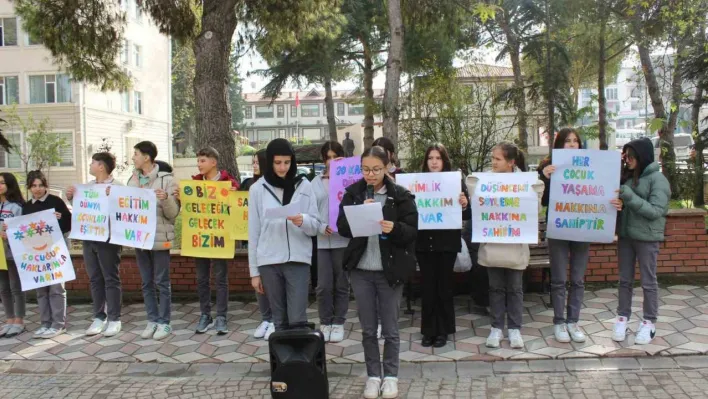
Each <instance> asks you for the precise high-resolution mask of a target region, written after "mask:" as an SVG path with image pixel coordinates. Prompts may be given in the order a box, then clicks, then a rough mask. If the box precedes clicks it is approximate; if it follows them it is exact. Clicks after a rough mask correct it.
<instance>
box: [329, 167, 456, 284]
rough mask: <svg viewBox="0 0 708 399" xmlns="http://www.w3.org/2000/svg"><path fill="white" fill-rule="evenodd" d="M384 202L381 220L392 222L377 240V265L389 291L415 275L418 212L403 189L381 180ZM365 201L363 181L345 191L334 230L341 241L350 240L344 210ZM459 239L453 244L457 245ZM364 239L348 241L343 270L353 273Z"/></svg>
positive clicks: (413, 198) (363, 246) (406, 191)
mask: <svg viewBox="0 0 708 399" xmlns="http://www.w3.org/2000/svg"><path fill="white" fill-rule="evenodd" d="M384 184H385V185H386V191H387V195H388V198H387V199H386V203H385V204H384V207H383V216H384V219H385V220H389V221H393V222H394V226H393V230H392V231H391V232H390V233H389V234H386V236H385V237H382V236H381V235H380V236H379V246H380V248H381V265H382V266H383V271H384V274H385V275H386V279H387V280H388V283H389V284H390V285H391V286H392V287H393V286H396V285H398V284H403V283H404V282H406V281H408V278H409V277H410V276H411V275H412V274H413V273H414V272H415V265H416V258H415V239H416V234H417V232H418V209H417V208H416V205H415V196H413V194H411V193H410V191H408V190H406V189H405V188H403V187H401V186H398V185H396V184H395V183H393V181H392V180H391V179H389V178H388V177H384ZM365 200H366V181H365V180H364V179H361V180H359V181H358V182H356V183H354V184H352V185H351V186H349V187H348V188H347V189H346V192H345V193H344V197H343V198H342V203H341V204H340V205H339V218H338V219H337V228H338V229H339V235H341V236H342V237H347V238H352V231H351V228H350V227H349V222H348V221H347V217H346V215H345V214H344V207H345V206H348V205H361V204H363V203H364V201H365ZM459 240H460V239H459V236H458V238H457V241H458V242H459ZM368 241H369V238H368V237H357V238H352V240H351V241H349V245H348V246H347V248H346V250H345V251H344V268H345V269H346V270H352V269H355V268H356V267H357V266H358V265H359V261H360V260H361V257H362V256H363V255H364V251H366V246H367V244H368Z"/></svg>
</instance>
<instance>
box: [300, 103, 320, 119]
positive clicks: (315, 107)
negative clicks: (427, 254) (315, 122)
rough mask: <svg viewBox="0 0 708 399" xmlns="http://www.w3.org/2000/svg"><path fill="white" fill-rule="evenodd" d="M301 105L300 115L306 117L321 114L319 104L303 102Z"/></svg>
mask: <svg viewBox="0 0 708 399" xmlns="http://www.w3.org/2000/svg"><path fill="white" fill-rule="evenodd" d="M300 107H302V109H301V110H300V115H301V116H302V117H303V118H305V117H316V116H320V105H319V104H302V105H301V106H300Z"/></svg>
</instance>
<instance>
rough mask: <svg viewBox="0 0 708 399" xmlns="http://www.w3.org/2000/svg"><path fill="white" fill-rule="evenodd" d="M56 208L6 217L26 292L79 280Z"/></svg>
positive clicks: (11, 245)
mask: <svg viewBox="0 0 708 399" xmlns="http://www.w3.org/2000/svg"><path fill="white" fill-rule="evenodd" d="M54 212H55V211H54V209H49V210H46V211H42V212H37V213H33V214H30V215H24V216H17V217H14V218H10V219H5V224H6V225H7V240H8V242H9V243H10V249H12V256H13V258H14V259H15V264H16V265H17V271H18V272H19V274H20V283H21V284H22V291H29V290H32V289H35V288H39V287H46V286H48V285H54V284H59V283H65V282H67V281H71V280H75V279H76V274H75V273H74V265H73V264H72V263H71V256H69V249H68V248H67V247H66V242H65V241H64V236H63V235H62V233H61V229H60V228H59V222H58V221H57V217H56V216H55V215H54Z"/></svg>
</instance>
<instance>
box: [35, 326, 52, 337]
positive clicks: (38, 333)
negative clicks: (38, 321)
mask: <svg viewBox="0 0 708 399" xmlns="http://www.w3.org/2000/svg"><path fill="white" fill-rule="evenodd" d="M47 330H49V328H47V327H39V329H38V330H37V331H35V332H34V336H33V337H32V338H42V336H43V335H44V333H46V332H47Z"/></svg>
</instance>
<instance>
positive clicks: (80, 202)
mask: <svg viewBox="0 0 708 399" xmlns="http://www.w3.org/2000/svg"><path fill="white" fill-rule="evenodd" d="M106 187H108V185H106V184H86V185H78V186H75V188H74V191H73V193H72V195H73V201H72V205H73V212H72V214H71V234H70V235H69V238H73V239H76V240H84V241H100V242H106V241H108V237H109V236H110V230H109V229H110V228H109V225H108V217H109V216H110V212H109V209H108V195H107V194H106V191H107V190H106ZM72 188H73V187H72Z"/></svg>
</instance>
